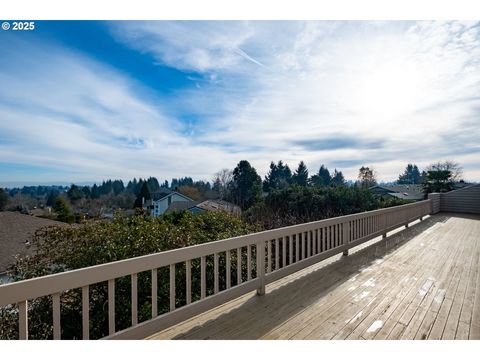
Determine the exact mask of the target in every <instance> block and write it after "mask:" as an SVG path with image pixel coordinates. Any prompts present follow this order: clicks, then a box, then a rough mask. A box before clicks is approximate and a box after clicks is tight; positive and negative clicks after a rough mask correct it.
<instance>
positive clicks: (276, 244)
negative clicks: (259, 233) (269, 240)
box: [275, 238, 280, 270]
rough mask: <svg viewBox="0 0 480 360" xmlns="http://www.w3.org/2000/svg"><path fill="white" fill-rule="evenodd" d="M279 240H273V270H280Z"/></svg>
mask: <svg viewBox="0 0 480 360" xmlns="http://www.w3.org/2000/svg"><path fill="white" fill-rule="evenodd" d="M279 262H280V240H279V239H278V238H276V239H275V270H278V269H280V266H279V265H280V263H279Z"/></svg>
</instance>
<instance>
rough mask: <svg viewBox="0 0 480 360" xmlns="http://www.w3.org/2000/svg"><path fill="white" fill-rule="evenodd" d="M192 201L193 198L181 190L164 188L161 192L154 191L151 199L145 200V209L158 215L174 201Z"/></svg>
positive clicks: (151, 213)
mask: <svg viewBox="0 0 480 360" xmlns="http://www.w3.org/2000/svg"><path fill="white" fill-rule="evenodd" d="M192 201H193V199H191V198H189V197H188V196H185V195H183V194H180V193H179V192H176V191H171V190H168V189H162V191H160V192H156V193H153V194H152V198H151V199H149V200H146V201H144V202H143V209H144V210H146V211H148V212H149V213H150V215H152V216H154V217H156V216H160V215H162V214H163V213H165V211H167V209H168V207H169V206H170V205H172V204H174V203H179V202H192Z"/></svg>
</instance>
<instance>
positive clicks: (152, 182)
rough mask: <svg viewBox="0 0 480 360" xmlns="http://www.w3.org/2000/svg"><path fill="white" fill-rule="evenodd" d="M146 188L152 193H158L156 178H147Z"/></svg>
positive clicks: (158, 185) (158, 187)
mask: <svg viewBox="0 0 480 360" xmlns="http://www.w3.org/2000/svg"><path fill="white" fill-rule="evenodd" d="M147 184H148V188H149V189H150V191H151V192H152V193H155V192H159V191H160V184H159V182H158V180H157V178H156V177H149V178H148V180H147Z"/></svg>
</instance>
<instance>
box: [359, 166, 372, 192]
mask: <svg viewBox="0 0 480 360" xmlns="http://www.w3.org/2000/svg"><path fill="white" fill-rule="evenodd" d="M358 180H359V182H360V186H362V187H364V188H369V187H371V186H374V185H376V184H377V175H376V173H375V170H374V169H373V168H371V169H370V168H369V167H367V166H362V167H361V168H360V169H359V170H358Z"/></svg>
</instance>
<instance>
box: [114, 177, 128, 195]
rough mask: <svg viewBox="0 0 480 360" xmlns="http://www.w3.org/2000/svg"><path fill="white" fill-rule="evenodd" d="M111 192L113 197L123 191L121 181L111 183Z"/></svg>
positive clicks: (123, 187)
mask: <svg viewBox="0 0 480 360" xmlns="http://www.w3.org/2000/svg"><path fill="white" fill-rule="evenodd" d="M112 190H113V193H114V194H115V195H119V194H121V193H122V192H124V191H125V186H124V185H123V181H122V180H114V181H113V182H112Z"/></svg>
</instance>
